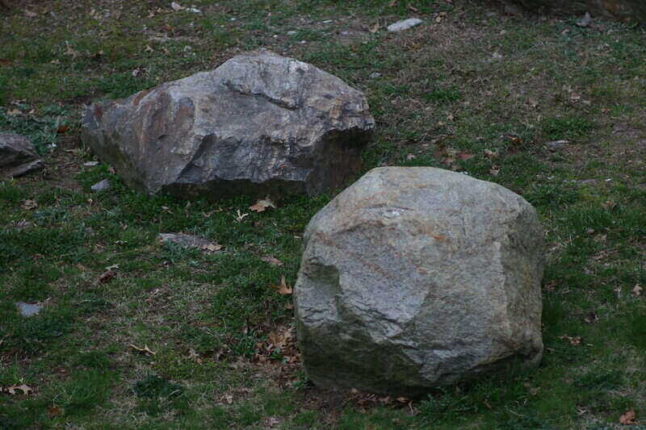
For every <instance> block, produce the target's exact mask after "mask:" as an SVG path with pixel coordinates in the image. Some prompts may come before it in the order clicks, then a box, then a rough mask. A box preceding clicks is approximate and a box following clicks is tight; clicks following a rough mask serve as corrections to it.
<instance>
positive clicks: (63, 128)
mask: <svg viewBox="0 0 646 430" xmlns="http://www.w3.org/2000/svg"><path fill="white" fill-rule="evenodd" d="M69 130H70V127H69V126H67V125H61V126H59V127H58V128H57V129H56V133H58V134H63V133H67V132H68V131H69Z"/></svg>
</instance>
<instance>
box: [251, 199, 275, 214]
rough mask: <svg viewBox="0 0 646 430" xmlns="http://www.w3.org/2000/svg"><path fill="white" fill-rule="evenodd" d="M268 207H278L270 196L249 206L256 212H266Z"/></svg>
mask: <svg viewBox="0 0 646 430" xmlns="http://www.w3.org/2000/svg"><path fill="white" fill-rule="evenodd" d="M268 208H274V209H275V208H276V205H275V204H274V202H272V201H271V200H269V199H268V198H264V199H260V200H258V201H257V202H256V203H255V204H253V205H251V206H249V210H252V211H254V212H264V211H266V210H267V209H268Z"/></svg>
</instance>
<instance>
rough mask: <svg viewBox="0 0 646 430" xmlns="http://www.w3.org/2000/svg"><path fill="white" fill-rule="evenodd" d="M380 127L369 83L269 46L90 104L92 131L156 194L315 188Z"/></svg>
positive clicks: (94, 142) (327, 182)
mask: <svg viewBox="0 0 646 430" xmlns="http://www.w3.org/2000/svg"><path fill="white" fill-rule="evenodd" d="M373 128H374V119H373V118H372V116H371V115H370V113H369V110H368V104H367V102H366V99H365V97H364V96H363V94H362V93H361V92H359V91H358V90H355V89H353V88H351V87H349V86H348V85H346V84H345V83H344V82H343V81H341V80H340V79H339V78H337V77H335V76H332V75H331V74H329V73H326V72H324V71H322V70H320V69H318V68H316V67H314V66H312V65H310V64H307V63H303V62H300V61H297V60H294V59H290V58H285V57H281V56H279V55H276V54H273V53H270V52H266V51H262V52H256V53H251V54H245V55H239V56H236V57H234V58H232V59H230V60H229V61H227V62H225V63H224V64H222V65H221V66H220V67H218V68H216V69H214V70H212V71H209V72H202V73H197V74H195V75H193V76H190V77H188V78H185V79H180V80H178V81H173V82H167V83H165V84H162V85H160V86H158V87H156V88H153V89H151V90H147V91H142V92H140V93H137V94H135V95H133V96H131V97H129V98H127V99H124V100H117V101H112V102H107V103H98V104H94V105H92V106H89V107H88V109H87V111H86V114H85V116H84V119H83V140H84V142H85V143H86V144H87V145H89V146H90V147H91V148H92V150H93V151H94V152H95V153H96V154H97V155H98V156H99V158H101V159H102V160H103V161H106V162H108V163H110V164H112V165H113V166H114V167H115V169H116V170H117V172H118V173H119V174H120V175H121V176H122V177H123V178H124V180H125V181H126V182H127V183H129V184H130V185H132V186H135V187H136V188H139V189H141V190H144V191H146V192H148V193H149V194H155V193H157V192H160V191H164V192H169V193H171V194H175V195H178V196H180V197H192V196H197V195H202V196H207V197H214V198H217V197H221V196H231V195H236V194H239V193H245V194H253V195H264V194H272V193H306V194H309V195H314V194H318V193H321V192H325V191H328V190H330V189H333V188H336V187H338V186H340V185H342V184H343V183H344V182H345V181H347V180H348V179H349V178H351V177H352V176H353V175H354V174H355V173H356V171H357V169H358V168H359V166H360V151H361V149H362V147H363V146H364V144H365V143H366V142H367V141H368V139H369V138H370V135H371V132H372V129H373Z"/></svg>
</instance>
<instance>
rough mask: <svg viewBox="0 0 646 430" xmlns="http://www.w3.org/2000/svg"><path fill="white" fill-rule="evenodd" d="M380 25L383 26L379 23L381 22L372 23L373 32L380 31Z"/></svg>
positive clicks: (371, 29) (371, 30)
mask: <svg viewBox="0 0 646 430" xmlns="http://www.w3.org/2000/svg"><path fill="white" fill-rule="evenodd" d="M380 27H381V26H380V25H379V23H376V24H373V25H371V26H370V29H369V31H370V32H371V33H376V32H378V31H379V28H380Z"/></svg>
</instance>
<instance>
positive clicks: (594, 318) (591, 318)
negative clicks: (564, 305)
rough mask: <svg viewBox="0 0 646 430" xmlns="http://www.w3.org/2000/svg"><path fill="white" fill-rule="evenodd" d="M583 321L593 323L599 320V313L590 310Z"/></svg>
mask: <svg viewBox="0 0 646 430" xmlns="http://www.w3.org/2000/svg"><path fill="white" fill-rule="evenodd" d="M583 321H585V322H586V323H588V324H593V323H595V322H597V321H599V315H597V313H596V312H594V311H592V312H590V313H589V314H588V315H586V316H585V318H583Z"/></svg>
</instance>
